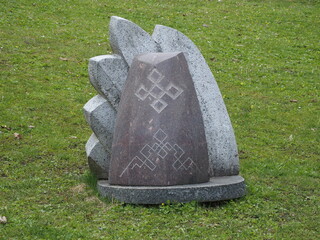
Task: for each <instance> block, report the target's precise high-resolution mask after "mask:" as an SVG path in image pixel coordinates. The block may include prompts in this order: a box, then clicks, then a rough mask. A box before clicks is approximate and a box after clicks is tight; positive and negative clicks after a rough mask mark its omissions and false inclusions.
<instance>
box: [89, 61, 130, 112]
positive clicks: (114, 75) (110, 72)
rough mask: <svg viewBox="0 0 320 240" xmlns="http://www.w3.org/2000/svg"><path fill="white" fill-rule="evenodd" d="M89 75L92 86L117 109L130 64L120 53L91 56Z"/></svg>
mask: <svg viewBox="0 0 320 240" xmlns="http://www.w3.org/2000/svg"><path fill="white" fill-rule="evenodd" d="M88 70H89V77H90V82H91V84H92V86H93V87H94V88H95V89H96V90H97V92H98V93H100V94H101V95H102V96H104V97H105V98H106V99H107V100H108V101H109V102H110V104H111V105H112V106H113V107H114V108H115V109H117V108H118V105H119V102H120V97H121V91H122V89H123V86H124V84H125V81H126V79H127V75H128V65H127V63H126V62H125V61H124V60H123V58H122V57H121V56H119V55H101V56H96V57H93V58H90V60H89V66H88Z"/></svg>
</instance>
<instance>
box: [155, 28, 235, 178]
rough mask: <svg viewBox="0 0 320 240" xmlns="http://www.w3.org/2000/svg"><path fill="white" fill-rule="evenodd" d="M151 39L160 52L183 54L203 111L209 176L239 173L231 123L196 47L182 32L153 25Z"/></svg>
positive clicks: (218, 92) (209, 71) (213, 80)
mask: <svg viewBox="0 0 320 240" xmlns="http://www.w3.org/2000/svg"><path fill="white" fill-rule="evenodd" d="M152 37H153V39H154V40H155V41H156V42H157V43H158V44H159V45H160V47H161V51H162V52H173V51H182V52H184V53H185V55H186V58H187V61H188V65H189V69H190V73H191V76H192V79H193V82H194V86H195V89H196V92H197V97H198V100H199V103H200V108H201V111H202V117H203V121H204V127H205V134H206V140H207V144H208V152H209V173H210V176H225V175H237V174H239V157H238V150H237V144H236V139H235V135H234V132H233V128H232V125H231V121H230V118H229V115H228V112H227V109H226V106H225V104H224V101H223V99H222V96H221V93H220V90H219V87H218V85H217V82H216V80H215V79H214V77H213V75H212V73H211V70H210V68H209V66H208V65H207V63H206V61H205V59H204V57H203V56H202V54H201V53H200V51H199V49H198V48H197V47H196V45H195V44H194V43H193V42H192V41H191V40H190V39H189V38H188V37H186V36H185V35H184V34H182V33H181V32H179V31H177V30H175V29H173V28H169V27H166V26H161V25H156V27H155V29H154V32H153V35H152Z"/></svg>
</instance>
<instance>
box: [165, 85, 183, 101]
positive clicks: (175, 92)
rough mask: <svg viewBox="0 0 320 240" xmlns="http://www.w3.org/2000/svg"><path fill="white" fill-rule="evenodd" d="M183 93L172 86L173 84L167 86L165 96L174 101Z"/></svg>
mask: <svg viewBox="0 0 320 240" xmlns="http://www.w3.org/2000/svg"><path fill="white" fill-rule="evenodd" d="M182 92H183V90H182V89H181V88H179V87H177V86H176V85H174V84H173V83H169V85H168V86H167V92H166V93H167V94H168V95H169V96H170V97H171V98H172V99H173V100H175V99H176V98H177V97H179V95H180V94H181V93H182Z"/></svg>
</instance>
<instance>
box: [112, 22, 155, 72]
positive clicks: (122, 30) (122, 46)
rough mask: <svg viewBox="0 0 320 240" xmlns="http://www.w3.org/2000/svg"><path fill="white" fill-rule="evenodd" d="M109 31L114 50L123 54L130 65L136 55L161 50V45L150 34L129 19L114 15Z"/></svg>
mask: <svg viewBox="0 0 320 240" xmlns="http://www.w3.org/2000/svg"><path fill="white" fill-rule="evenodd" d="M109 33H110V45H111V48H112V51H113V52H114V53H116V54H119V55H121V56H123V58H124V60H126V62H127V63H128V65H129V66H131V63H132V60H133V58H134V57H135V56H136V55H139V54H142V53H147V52H159V47H158V45H157V43H156V42H155V41H154V40H153V39H152V37H151V36H150V34H149V33H147V32H146V31H144V30H143V29H142V28H140V27H139V26H138V25H136V24H134V23H133V22H131V21H129V20H127V19H124V18H121V17H116V16H112V17H111V20H110V25H109Z"/></svg>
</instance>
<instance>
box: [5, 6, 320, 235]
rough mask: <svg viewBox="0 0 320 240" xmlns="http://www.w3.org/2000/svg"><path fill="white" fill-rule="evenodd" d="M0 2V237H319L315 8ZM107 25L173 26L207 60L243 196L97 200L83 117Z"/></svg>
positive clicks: (104, 50)
mask: <svg viewBox="0 0 320 240" xmlns="http://www.w3.org/2000/svg"><path fill="white" fill-rule="evenodd" d="M0 3H1V5H0V9H1V18H0V22H1V29H0V31H1V46H0V52H1V58H0V60H1V65H0V67H1V79H0V125H1V126H2V127H1V128H0V131H1V133H0V216H6V217H7V219H8V223H7V224H5V225H4V224H1V225H0V239H6V240H7V239H318V237H319V235H320V233H319V226H318V223H319V222H320V217H319V216H320V211H319V210H320V209H319V206H320V204H319V200H320V199H319V196H320V192H319V183H320V181H319V177H320V174H319V170H320V169H319V166H320V164H319V161H320V157H319V156H320V149H319V145H320V144H319V142H320V134H319V126H320V120H319V119H320V111H319V110H320V104H319V101H320V100H319V92H320V80H319V79H320V74H319V73H320V68H319V63H320V43H319V37H320V30H319V26H320V18H319V15H320V1H317V0H313V1H312V0H304V1H303V0H300V1H299V0H291V1H290V0H268V1H261V0H260V1H259V0H247V1H245V0H222V1H221V2H219V1H216V0H212V1H208V0H206V1H205V0H197V1H192V0H185V1H183V0H174V1H168V0H164V1H155V0H150V1H142V0H141V1H134V0H132V1H120V0H119V1H111V0H106V1H95V0H81V1H73V0H69V1H66V0H64V1H61V0H54V1H53V0H46V1H40V0H33V1H29V0H24V1H18V0H16V1H14V0H10V1H8V0H1V1H0ZM112 15H117V16H121V17H124V18H127V19H129V20H131V21H133V22H135V23H137V24H138V25H140V26H141V27H142V28H144V29H145V30H146V31H148V32H150V33H151V32H152V30H153V27H154V25H155V24H162V25H166V26H170V27H173V28H176V29H178V30H180V31H182V32H183V33H185V34H186V35H187V36H188V37H190V38H191V39H192V40H193V41H194V42H195V44H196V45H197V46H198V47H199V48H200V49H201V51H202V53H203V55H204V57H205V58H206V60H207V62H208V64H209V66H210V68H211V70H212V72H213V74H214V76H215V77H216V79H217V82H218V84H219V86H220V90H221V92H222V94H223V96H224V100H225V103H226V105H227V108H228V111H229V115H230V117H231V120H232V122H233V126H234V129H235V133H236V137H237V143H238V147H239V151H240V164H241V175H242V176H243V177H244V178H245V179H246V183H247V188H248V194H247V196H246V197H244V198H242V199H239V200H235V201H227V202H221V203H215V204H197V203H194V202H193V203H188V204H164V205H161V206H134V205H127V204H120V203H116V202H110V201H106V200H103V199H101V198H99V196H98V194H97V192H96V191H94V190H93V186H94V179H93V177H92V176H90V174H89V171H88V166H87V163H86V156H85V151H84V145H85V143H86V141H87V139H88V138H89V136H90V132H91V130H90V129H89V126H88V125H87V124H86V122H85V120H84V117H83V114H82V107H83V105H84V104H85V103H86V102H87V101H88V100H89V99H90V98H91V97H93V96H94V95H95V94H96V93H95V91H94V89H93V87H92V86H91V85H90V83H89V80H88V73H87V64H88V59H89V58H90V57H93V56H96V55H102V54H109V53H111V48H110V45H109V42H108V24H109V19H110V16H112ZM204 24H205V25H204ZM293 100H294V101H293ZM30 125H32V126H34V128H29V126H30ZM5 126H6V127H5ZM14 133H19V134H21V136H22V139H16V138H15V137H14Z"/></svg>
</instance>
